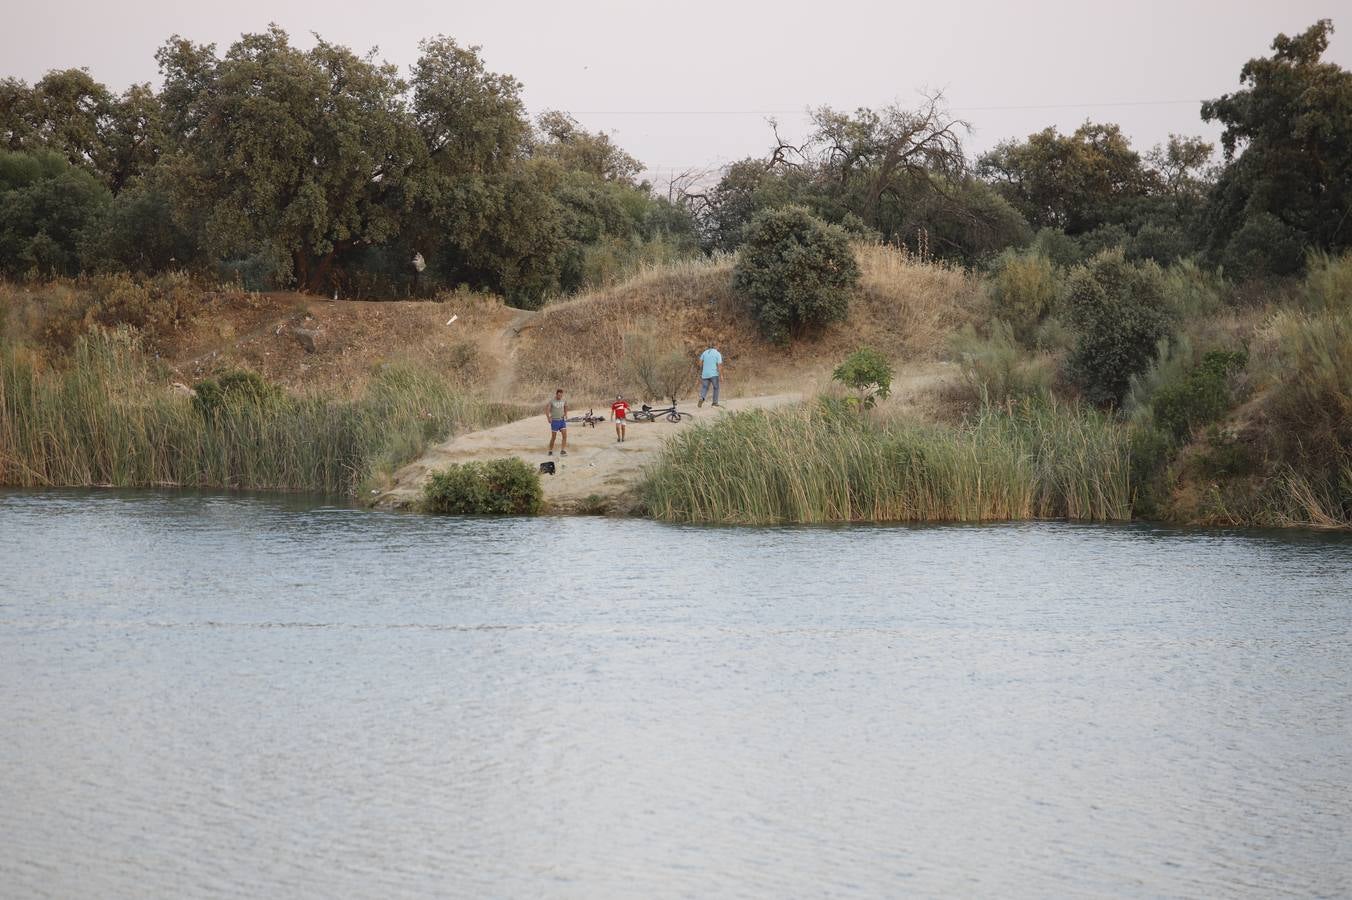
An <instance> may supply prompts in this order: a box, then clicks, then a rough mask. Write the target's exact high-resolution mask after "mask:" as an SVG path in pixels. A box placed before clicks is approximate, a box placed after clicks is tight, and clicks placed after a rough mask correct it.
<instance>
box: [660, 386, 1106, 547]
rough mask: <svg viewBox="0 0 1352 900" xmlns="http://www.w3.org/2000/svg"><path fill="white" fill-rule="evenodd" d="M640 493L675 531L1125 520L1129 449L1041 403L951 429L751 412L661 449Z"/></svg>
mask: <svg viewBox="0 0 1352 900" xmlns="http://www.w3.org/2000/svg"><path fill="white" fill-rule="evenodd" d="M643 496H644V502H645V504H646V506H647V508H648V511H649V512H650V514H652V515H653V516H655V517H657V518H660V519H665V520H669V521H684V522H727V523H776V522H802V523H820V522H849V521H879V522H882V521H896V522H914V521H958V522H971V521H987V520H1002V519H1033V518H1070V519H1081V520H1113V519H1127V518H1130V516H1131V484H1130V478H1129V442H1128V436H1127V432H1126V430H1125V429H1124V428H1122V427H1121V426H1119V425H1117V424H1116V423H1115V422H1114V421H1113V420H1112V419H1111V418H1109V417H1107V416H1105V415H1103V414H1100V413H1098V412H1096V411H1094V410H1091V409H1086V408H1081V407H1077V406H1067V405H1065V404H1058V403H1055V402H1053V401H1026V402H1023V403H1018V404H1013V405H1010V406H1006V407H993V406H987V407H986V408H984V409H983V411H982V412H981V414H980V415H979V416H978V417H976V418H975V419H974V420H973V421H971V422H969V423H967V424H964V425H962V426H957V427H943V426H932V425H917V424H908V423H895V424H886V423H878V422H874V421H871V420H869V419H865V418H861V417H859V416H857V415H855V414H853V413H848V412H839V411H832V410H831V409H830V408H829V407H827V406H824V405H808V406H803V407H798V408H795V409H791V410H777V411H766V410H752V411H747V412H742V413H737V414H733V415H729V416H726V417H723V418H721V419H720V420H719V421H718V422H716V423H714V424H711V425H707V426H702V427H698V428H693V429H691V430H689V431H687V432H684V433H682V434H681V435H680V436H679V437H677V438H676V439H675V440H673V441H672V442H671V443H670V444H668V445H667V448H666V449H665V450H664V452H663V454H662V456H661V457H660V458H659V459H658V461H657V462H656V463H655V464H654V465H653V466H651V467H650V468H649V470H648V471H647V473H646V476H645V481H644V483H643Z"/></svg>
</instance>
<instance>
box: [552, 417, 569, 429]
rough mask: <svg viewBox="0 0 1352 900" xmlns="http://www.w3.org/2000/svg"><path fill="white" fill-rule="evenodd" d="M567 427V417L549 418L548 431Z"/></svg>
mask: <svg viewBox="0 0 1352 900" xmlns="http://www.w3.org/2000/svg"><path fill="white" fill-rule="evenodd" d="M567 427H568V420H567V419H550V420H549V430H550V431H563V430H564V429H565V428H567Z"/></svg>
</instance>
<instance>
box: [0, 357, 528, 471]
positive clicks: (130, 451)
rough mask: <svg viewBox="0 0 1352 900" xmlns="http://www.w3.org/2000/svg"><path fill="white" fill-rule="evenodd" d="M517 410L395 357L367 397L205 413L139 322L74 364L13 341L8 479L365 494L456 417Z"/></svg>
mask: <svg viewBox="0 0 1352 900" xmlns="http://www.w3.org/2000/svg"><path fill="white" fill-rule="evenodd" d="M507 418H510V411H509V410H506V409H503V408H501V407H495V406H492V405H488V404H484V403H481V402H479V401H475V400H471V399H469V398H467V397H465V396H464V395H463V394H461V393H459V392H457V391H456V390H454V389H453V388H452V387H451V386H450V385H448V384H447V383H446V382H445V381H444V380H442V379H441V378H439V377H438V376H436V375H435V374H433V373H430V372H427V371H423V370H420V369H417V368H413V367H409V366H386V367H385V368H384V369H383V370H382V371H380V372H378V373H377V374H376V375H375V376H374V377H373V378H372V380H371V383H370V384H369V386H368V387H367V389H366V391H365V392H364V393H363V394H362V395H361V396H360V397H359V398H357V399H356V400H343V399H334V398H330V397H325V396H322V395H319V394H316V393H310V394H305V395H300V396H290V395H281V396H279V397H277V398H275V399H274V400H271V401H269V402H253V401H249V400H246V399H235V400H232V401H230V402H227V403H225V404H224V405H223V406H221V407H220V408H218V409H216V410H214V411H213V413H212V414H211V415H205V414H204V413H203V412H202V411H201V410H199V409H198V408H197V407H196V406H195V405H194V403H193V401H192V398H191V397H189V396H186V395H185V394H184V393H181V392H180V393H175V392H172V391H170V390H169V389H167V388H165V387H163V386H162V385H161V384H160V383H158V381H157V379H155V378H154V377H153V372H152V368H151V362H150V361H149V360H148V359H147V358H146V356H145V355H144V354H143V353H142V352H141V350H140V349H139V347H138V345H137V342H136V340H135V339H134V338H133V337H132V336H131V335H129V334H128V333H126V332H105V331H96V332H94V333H91V334H90V335H88V336H85V337H83V338H81V339H80V341H79V342H78V344H77V345H76V347H75V350H74V353H73V355H72V357H71V359H70V362H69V365H68V366H66V367H63V368H61V369H52V368H48V367H46V366H44V365H43V364H42V362H41V361H40V359H39V358H38V357H37V356H36V355H34V354H32V353H29V352H27V351H25V350H23V349H22V348H17V347H14V346H8V345H0V484H9V485H17V486H25V487H45V486H77V485H108V486H116V487H146V486H164V487H171V486H172V487H199V488H246V489H258V490H303V491H316V492H322V493H328V494H344V495H349V496H351V495H354V494H356V493H357V492H358V490H359V488H360V486H361V485H362V484H363V483H365V482H366V481H367V480H369V479H372V478H374V477H376V476H377V475H378V474H379V473H381V472H383V471H390V470H393V469H394V468H395V467H397V466H399V465H400V464H402V463H403V462H406V461H408V460H409V459H411V458H413V457H414V456H416V455H417V454H418V453H420V452H421V451H422V449H423V448H424V447H425V446H427V444H428V443H429V442H431V441H435V440H438V439H441V438H444V437H446V436H447V435H448V434H450V433H451V432H452V431H453V430H455V429H456V428H458V427H464V426H479V425H483V424H490V423H494V422H498V421H504V420H506V419H507Z"/></svg>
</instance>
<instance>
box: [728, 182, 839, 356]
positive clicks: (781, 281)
mask: <svg viewBox="0 0 1352 900" xmlns="http://www.w3.org/2000/svg"><path fill="white" fill-rule="evenodd" d="M746 233H747V239H746V243H745V244H744V245H743V246H742V250H741V255H740V256H739V258H738V260H737V265H736V268H735V270H734V274H733V286H734V287H735V288H736V290H737V291H738V292H739V293H741V294H742V295H743V296H744V297H746V298H747V301H748V302H749V303H750V306H751V312H752V314H753V315H754V316H755V317H756V321H757V323H758V324H759V325H760V329H761V333H762V334H763V335H765V337H767V338H769V339H770V340H772V341H775V342H777V343H786V342H787V341H788V340H789V338H790V337H792V336H794V335H797V334H800V333H802V332H803V331H805V330H807V329H810V328H820V327H821V326H823V325H826V324H828V323H830V322H835V321H839V320H841V319H844V318H845V316H846V315H847V314H848V313H849V304H850V294H851V292H852V291H853V290H854V288H855V286H856V285H857V284H858V282H859V266H858V264H857V263H856V262H855V260H854V253H853V252H852V251H851V249H850V242H849V238H848V237H847V235H846V234H845V232H844V230H843V229H841V228H840V227H839V226H836V225H828V224H826V223H825V222H823V221H821V220H820V219H818V218H816V217H815V216H813V215H812V214H811V213H809V212H808V211H807V210H806V209H804V208H803V207H801V206H786V207H784V208H782V209H772V210H767V211H765V212H762V213H759V214H758V215H757V216H756V217H755V218H754V219H752V220H751V224H750V225H749V226H747V232H746Z"/></svg>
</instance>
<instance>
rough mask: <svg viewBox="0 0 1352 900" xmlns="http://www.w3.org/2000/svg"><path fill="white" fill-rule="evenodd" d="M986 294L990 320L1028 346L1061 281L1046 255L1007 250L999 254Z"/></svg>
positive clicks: (1052, 304)
mask: <svg viewBox="0 0 1352 900" xmlns="http://www.w3.org/2000/svg"><path fill="white" fill-rule="evenodd" d="M987 291H988V293H989V295H990V300H991V307H992V313H993V315H994V317H995V318H997V319H1003V320H1004V321H1006V322H1008V323H1009V324H1010V325H1011V326H1012V327H1013V329H1014V336H1015V337H1017V338H1018V339H1019V340H1020V341H1022V342H1023V343H1025V344H1030V343H1032V342H1033V340H1034V339H1035V336H1036V333H1037V327H1038V325H1039V324H1040V323H1041V322H1042V320H1043V319H1044V318H1046V317H1047V316H1048V315H1050V314H1051V313H1052V312H1053V311H1054V310H1055V308H1056V306H1057V303H1058V301H1059V299H1060V295H1061V279H1060V275H1059V273H1058V272H1057V269H1056V266H1055V265H1054V264H1053V263H1052V261H1051V259H1050V258H1049V257H1047V256H1046V255H1044V254H1042V253H1039V252H1037V251H1031V252H1023V253H1020V252H1017V251H1012V250H1007V251H1005V252H1004V253H1003V254H1001V255H1000V258H999V261H998V262H997V264H996V268H995V271H994V273H993V274H992V275H991V277H990V280H989V282H987Z"/></svg>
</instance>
